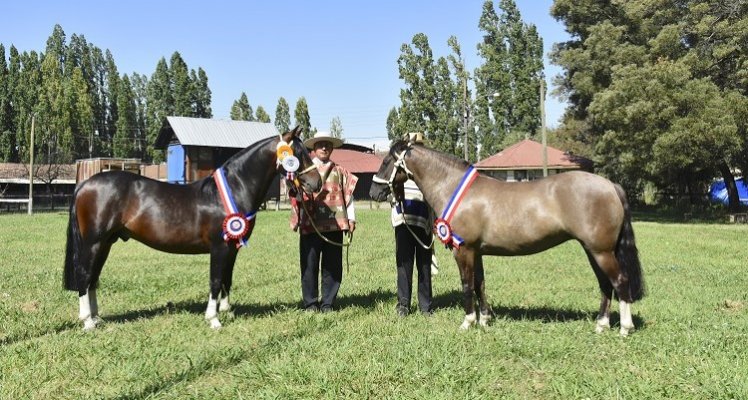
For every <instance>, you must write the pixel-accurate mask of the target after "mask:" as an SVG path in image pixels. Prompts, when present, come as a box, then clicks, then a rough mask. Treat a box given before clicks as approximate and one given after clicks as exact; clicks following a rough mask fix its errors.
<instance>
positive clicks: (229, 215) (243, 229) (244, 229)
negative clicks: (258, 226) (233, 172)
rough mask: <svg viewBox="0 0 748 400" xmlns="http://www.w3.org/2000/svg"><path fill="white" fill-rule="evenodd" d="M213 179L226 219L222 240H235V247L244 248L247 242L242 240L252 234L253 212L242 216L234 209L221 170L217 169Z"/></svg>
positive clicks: (232, 200)
mask: <svg viewBox="0 0 748 400" xmlns="http://www.w3.org/2000/svg"><path fill="white" fill-rule="evenodd" d="M213 179H214V180H215V181H216V186H217V187H218V194H219V195H220V196H221V202H222V203H223V210H224V211H225V212H226V218H224V219H223V226H222V228H223V240H225V241H227V242H230V241H232V240H236V241H237V244H236V247H237V248H238V247H241V246H246V245H247V240H246V239H245V238H244V237H245V236H247V235H248V234H249V233H251V232H252V228H254V220H255V214H256V213H254V212H250V213H247V214H246V215H242V214H241V213H240V212H239V210H238V209H237V208H236V203H234V196H232V194H231V188H230V187H229V183H228V181H227V180H226V174H225V173H224V172H223V168H218V169H216V171H215V172H214V173H213Z"/></svg>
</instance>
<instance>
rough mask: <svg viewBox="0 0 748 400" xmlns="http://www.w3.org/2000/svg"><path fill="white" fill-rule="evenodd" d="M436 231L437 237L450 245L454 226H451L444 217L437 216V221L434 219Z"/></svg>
mask: <svg viewBox="0 0 748 400" xmlns="http://www.w3.org/2000/svg"><path fill="white" fill-rule="evenodd" d="M434 232H436V237H438V238H439V240H440V241H441V242H442V243H444V244H446V245H449V244H450V243H451V242H452V227H450V226H449V222H447V221H445V220H444V219H442V218H437V219H436V221H434Z"/></svg>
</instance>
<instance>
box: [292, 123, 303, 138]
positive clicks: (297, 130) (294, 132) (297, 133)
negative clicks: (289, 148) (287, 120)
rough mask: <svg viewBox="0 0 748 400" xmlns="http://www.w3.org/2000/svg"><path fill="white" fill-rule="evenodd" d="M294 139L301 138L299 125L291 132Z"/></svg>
mask: <svg viewBox="0 0 748 400" xmlns="http://www.w3.org/2000/svg"><path fill="white" fill-rule="evenodd" d="M291 132H292V133H293V136H294V137H300V136H301V125H296V127H295V128H293V129H292V130H291Z"/></svg>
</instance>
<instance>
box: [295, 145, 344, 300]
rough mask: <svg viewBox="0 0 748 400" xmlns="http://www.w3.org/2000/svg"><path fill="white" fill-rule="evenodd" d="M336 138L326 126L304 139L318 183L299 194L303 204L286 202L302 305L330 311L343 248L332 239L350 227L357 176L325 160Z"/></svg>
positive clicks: (340, 277)
mask: <svg viewBox="0 0 748 400" xmlns="http://www.w3.org/2000/svg"><path fill="white" fill-rule="evenodd" d="M342 144H343V141H342V140H340V139H339V138H336V137H334V136H332V135H330V133H328V132H317V133H316V134H314V137H312V138H309V139H307V140H306V141H305V142H304V145H306V147H307V148H308V149H310V150H312V154H311V155H312V159H313V161H314V163H315V164H316V165H317V171H319V175H320V176H321V177H322V188H321V189H320V191H319V192H316V193H314V195H313V199H309V198H307V197H306V196H305V197H304V204H298V203H297V202H295V201H292V202H291V205H292V207H293V212H292V213H291V228H292V229H294V230H298V231H299V233H300V238H299V259H300V265H301V296H302V302H303V307H304V309H305V310H308V311H318V310H321V311H322V312H327V311H332V307H333V304H334V303H335V299H336V297H337V295H338V290H339V289H340V283H341V282H342V280H343V248H342V247H341V246H339V245H336V244H334V243H337V244H342V243H343V233H344V232H349V233H350V234H352V233H353V231H354V230H355V229H356V214H355V208H354V206H353V190H354V189H355V188H356V182H357V181H358V177H356V176H355V175H353V174H351V173H350V172H348V170H346V169H345V168H343V167H342V166H340V165H337V164H335V163H334V162H333V161H332V160H330V156H331V155H332V152H333V149H335V148H338V147H340V146H341V145H342ZM310 216H311V218H310ZM315 227H316V229H315ZM317 231H319V232H320V234H321V235H322V236H323V237H320V235H319V234H317ZM331 242H332V243H331ZM320 261H321V262H320ZM320 265H321V270H322V285H321V287H322V296H321V297H319V275H320Z"/></svg>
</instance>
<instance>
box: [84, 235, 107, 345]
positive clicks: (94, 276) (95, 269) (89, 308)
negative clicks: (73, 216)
mask: <svg viewBox="0 0 748 400" xmlns="http://www.w3.org/2000/svg"><path fill="white" fill-rule="evenodd" d="M111 246H112V245H111V243H106V242H98V243H95V244H93V245H91V246H89V247H88V248H85V247H86V246H85V245H84V246H83V247H84V248H83V249H81V252H80V262H79V264H78V266H77V269H76V280H77V282H78V306H79V311H78V319H79V320H80V321H82V322H83V330H87V331H88V330H92V329H94V328H96V325H97V324H98V323H99V322H100V321H101V320H100V318H99V304H98V300H97V297H96V285H97V283H98V280H99V275H100V274H101V269H102V267H103V266H104V262H105V261H106V259H107V257H108V256H109V250H110V249H111Z"/></svg>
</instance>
